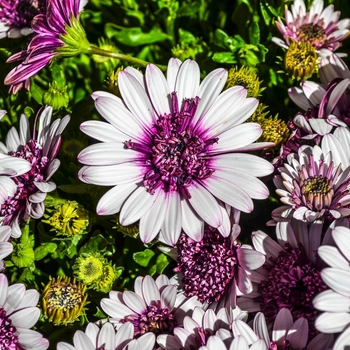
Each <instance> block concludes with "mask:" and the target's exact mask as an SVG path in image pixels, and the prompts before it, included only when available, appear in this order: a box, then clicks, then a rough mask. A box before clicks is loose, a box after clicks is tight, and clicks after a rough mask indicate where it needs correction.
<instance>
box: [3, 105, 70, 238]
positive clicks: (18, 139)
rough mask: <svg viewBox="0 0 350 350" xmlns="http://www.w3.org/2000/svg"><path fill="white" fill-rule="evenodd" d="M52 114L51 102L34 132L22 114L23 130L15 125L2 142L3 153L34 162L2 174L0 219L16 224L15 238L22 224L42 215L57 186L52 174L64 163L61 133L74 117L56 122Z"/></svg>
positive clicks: (13, 232) (13, 235)
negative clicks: (60, 156)
mask: <svg viewBox="0 0 350 350" xmlns="http://www.w3.org/2000/svg"><path fill="white" fill-rule="evenodd" d="M51 117H52V107H50V106H47V107H45V108H44V109H43V110H42V112H41V113H40V115H39V113H38V116H37V119H36V121H35V127H34V131H33V134H31V132H30V126H29V122H28V119H27V117H26V116H25V115H22V116H21V119H20V129H19V132H17V130H16V129H15V128H14V127H13V128H12V129H10V131H9V132H8V134H7V137H6V145H5V144H3V143H2V142H0V153H1V154H8V155H11V156H12V157H17V158H21V159H25V160H26V161H28V162H29V164H30V170H29V171H28V172H26V173H24V174H22V175H17V176H13V177H12V178H10V177H7V176H0V185H1V186H0V205H1V207H0V220H1V223H2V224H3V225H10V226H11V227H12V234H11V235H12V237H15V238H18V237H20V236H21V230H20V227H19V224H20V223H21V222H22V221H23V220H24V221H26V220H28V218H29V217H32V218H34V219H38V218H41V217H42V215H43V214H44V210H45V207H44V200H45V197H46V194H47V193H48V192H51V191H53V190H54V189H55V188H56V185H55V184H54V183H53V182H52V181H50V178H51V177H52V175H53V174H54V173H55V171H56V170H57V169H58V167H59V165H60V161H59V160H58V159H57V158H56V156H57V153H58V151H59V148H60V145H61V133H62V132H63V130H64V128H65V127H66V125H67V123H68V122H69V119H70V117H69V116H66V117H64V118H63V119H62V120H61V119H56V120H55V121H54V122H52V123H51ZM36 125H38V131H36V130H35V128H36ZM0 165H1V162H0Z"/></svg>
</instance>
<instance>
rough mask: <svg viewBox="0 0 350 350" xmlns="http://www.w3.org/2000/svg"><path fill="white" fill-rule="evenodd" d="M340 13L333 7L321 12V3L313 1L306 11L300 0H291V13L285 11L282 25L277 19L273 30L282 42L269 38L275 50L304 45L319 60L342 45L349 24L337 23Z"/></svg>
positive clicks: (349, 26)
mask: <svg viewBox="0 0 350 350" xmlns="http://www.w3.org/2000/svg"><path fill="white" fill-rule="evenodd" d="M339 17H340V12H339V11H334V7H333V5H329V6H327V7H326V8H325V9H324V3H323V0H314V1H313V3H312V5H311V7H310V9H309V11H306V7H305V3H304V1H303V0H294V3H293V4H292V6H291V11H290V10H289V9H288V6H287V5H286V7H285V21H286V24H284V23H283V21H282V20H281V19H280V18H278V21H277V22H276V25H277V28H278V30H279V31H280V33H281V34H282V35H283V38H284V40H282V39H279V38H275V37H274V38H273V39H272V40H273V41H274V42H275V43H276V44H277V45H279V46H281V47H284V48H286V49H288V47H289V45H290V44H291V42H292V41H296V42H307V43H309V44H310V45H311V46H313V47H314V48H315V49H316V51H317V53H318V54H319V55H320V56H328V55H330V54H331V53H332V52H333V51H335V50H336V49H337V48H339V47H340V46H341V45H342V41H343V40H344V39H345V38H346V37H347V36H348V35H349V28H350V20H349V19H342V20H339Z"/></svg>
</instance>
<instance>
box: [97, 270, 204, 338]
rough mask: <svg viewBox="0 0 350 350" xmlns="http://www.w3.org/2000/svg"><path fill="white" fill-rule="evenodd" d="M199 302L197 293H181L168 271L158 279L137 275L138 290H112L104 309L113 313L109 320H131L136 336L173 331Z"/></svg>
mask: <svg viewBox="0 0 350 350" xmlns="http://www.w3.org/2000/svg"><path fill="white" fill-rule="evenodd" d="M196 306H201V303H199V302H198V300H197V297H192V298H186V297H185V296H184V295H183V294H182V293H178V292H177V288H176V286H174V285H172V284H171V283H170V281H169V279H168V278H167V277H166V276H165V275H160V276H159V277H158V278H157V279H156V280H153V278H152V277H151V276H146V277H137V279H136V281H135V292H131V291H124V292H115V291H111V292H110V293H109V298H104V299H102V300H101V307H102V310H103V311H104V312H105V313H106V314H107V315H108V316H110V317H111V318H110V322H112V323H116V324H124V323H127V322H131V323H132V324H133V325H134V331H135V337H136V338H138V337H140V336H142V335H143V334H146V333H154V334H155V335H159V334H163V333H166V334H172V332H173V330H174V328H175V327H176V326H181V325H182V322H183V319H184V317H185V316H186V315H191V314H192V310H193V309H194V308H195V307H196Z"/></svg>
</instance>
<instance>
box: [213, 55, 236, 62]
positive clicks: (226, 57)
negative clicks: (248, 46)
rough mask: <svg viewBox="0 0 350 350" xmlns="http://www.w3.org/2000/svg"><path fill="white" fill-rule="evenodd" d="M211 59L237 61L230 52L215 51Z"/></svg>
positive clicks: (215, 60)
mask: <svg viewBox="0 0 350 350" xmlns="http://www.w3.org/2000/svg"><path fill="white" fill-rule="evenodd" d="M213 61H214V62H218V63H231V64H233V63H237V60H236V59H235V58H234V56H233V54H232V52H216V53H215V54H214V56H213Z"/></svg>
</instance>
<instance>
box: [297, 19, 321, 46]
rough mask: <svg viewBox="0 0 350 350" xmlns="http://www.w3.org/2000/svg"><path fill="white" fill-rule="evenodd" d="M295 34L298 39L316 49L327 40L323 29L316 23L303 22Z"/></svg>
mask: <svg viewBox="0 0 350 350" xmlns="http://www.w3.org/2000/svg"><path fill="white" fill-rule="evenodd" d="M297 36H298V38H299V41H302V42H307V43H309V44H310V45H312V46H314V47H316V48H317V49H318V48H319V47H321V46H322V45H323V44H324V43H325V42H326V40H327V34H326V32H325V30H324V29H323V28H322V27H321V26H319V25H318V24H313V23H309V24H303V25H302V26H301V27H300V28H299V30H298V32H297Z"/></svg>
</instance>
